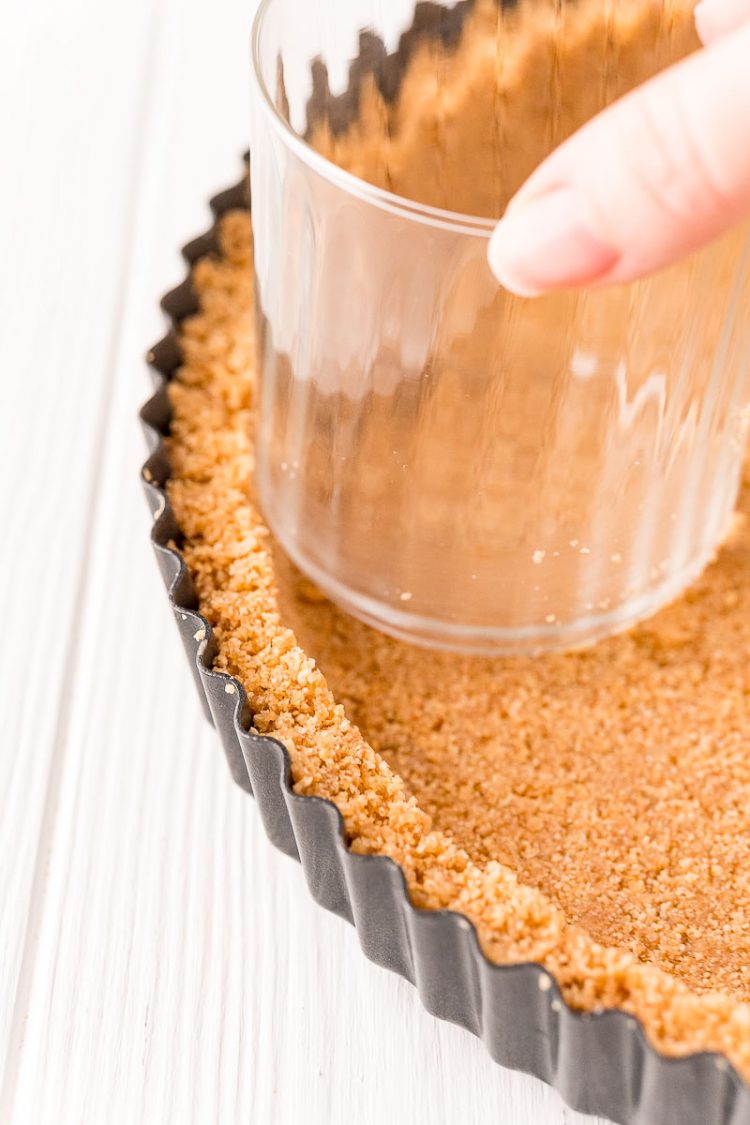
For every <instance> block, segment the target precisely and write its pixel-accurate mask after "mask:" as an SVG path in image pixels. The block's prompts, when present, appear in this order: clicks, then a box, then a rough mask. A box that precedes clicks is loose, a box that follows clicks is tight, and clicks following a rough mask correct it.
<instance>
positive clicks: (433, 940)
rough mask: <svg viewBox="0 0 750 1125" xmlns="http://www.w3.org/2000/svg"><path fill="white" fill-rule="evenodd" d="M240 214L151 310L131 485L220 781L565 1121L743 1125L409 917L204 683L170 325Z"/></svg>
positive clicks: (392, 884)
mask: <svg viewBox="0 0 750 1125" xmlns="http://www.w3.org/2000/svg"><path fill="white" fill-rule="evenodd" d="M245 160H246V163H247V157H246V158H245ZM248 207H249V198H248V188H247V177H245V178H243V180H242V181H241V183H239V184H238V185H236V186H235V187H233V188H230V189H229V190H228V191H225V192H222V193H221V194H220V195H217V196H216V197H215V198H214V199H212V200H211V209H212V212H213V215H214V220H215V222H214V226H213V227H212V229H211V230H210V231H209V232H208V233H207V234H205V235H203V236H201V237H200V238H197V239H195V240H193V241H192V242H190V243H188V244H187V246H185V247H184V249H183V256H184V258H185V260H186V261H187V263H188V266H189V267H190V268H191V269H190V271H189V273H188V276H187V278H186V279H185V281H184V282H183V283H182V284H181V285H180V286H178V288H177V289H174V290H172V291H171V292H170V293H168V294H167V295H166V296H165V297H164V298H163V300H162V308H163V310H164V311H165V313H166V314H167V317H168V318H169V321H170V328H169V331H168V333H167V335H166V336H165V337H163V339H161V340H160V341H159V343H157V344H155V345H154V347H153V348H151V350H150V351H149V352H148V355H147V362H148V364H149V367H150V369H151V372H152V376H153V381H154V385H155V388H156V389H155V393H154V395H153V396H152V397H151V398H150V399H149V401H148V402H147V403H146V404H145V406H144V407H143V408H142V410H141V412H140V419H141V422H142V425H143V428H144V432H145V435H146V440H147V443H148V446H149V449H150V456H149V458H148V460H147V461H146V464H145V465H144V466H143V469H142V481H143V485H144V488H145V491H146V496H147V499H148V502H149V506H150V509H151V513H152V517H153V525H152V530H151V541H152V544H153V547H154V551H155V554H156V558H157V561H158V563H159V568H160V570H161V574H162V577H163V579H164V582H165V585H166V588H167V593H168V596H169V601H170V605H171V607H172V610H173V613H174V616H175V620H176V622H177V626H178V629H179V632H180V636H181V637H182V641H183V645H184V647H185V651H186V654H187V656H188V660H189V663H190V667H191V669H192V672H193V677H194V679H195V683H196V687H197V689H198V693H199V696H200V699H201V703H202V705H203V709H204V712H205V714H206V717H207V718H208V719H209V721H210V722H212V723H213V725H214V726H215V727H216V729H217V731H218V733H219V736H220V739H221V743H222V746H223V748H224V752H225V754H226V757H227V761H228V764H229V769H230V772H231V774H232V777H233V778H234V780H235V782H236V783H237V784H238V785H239V786H241V787H242V788H243V789H244V790H245V791H246V792H247V793H249V794H252V795H254V796H255V798H256V801H257V804H258V809H259V811H260V815H261V818H262V821H263V825H264V828H265V831H266V834H267V836H268V838H269V840H270V841H271V842H272V843H273V844H274V845H275V846H276V847H277V848H279V849H280V850H281V851H282V852H284V853H285V854H286V855H289V856H292V857H293V858H294V859H297V860H299V861H300V862H301V864H302V867H303V870H304V873H305V877H306V879H307V883H308V886H309V889H310V892H311V894H312V896H313V898H314V899H315V901H316V902H318V903H319V904H320V905H321V906H323V907H325V908H326V909H327V910H330V911H332V912H333V913H334V914H337V915H338V916H339V917H341V918H345V919H346V920H347V921H348V922H350V923H352V924H353V925H354V926H355V927H356V930H357V934H358V936H359V940H360V944H361V946H362V950H363V952H364V954H365V956H366V957H368V958H369V959H370V960H371V961H374V962H375V963H376V964H378V965H381V966H383V967H384V968H386V969H391V970H392V971H393V972H396V973H398V974H399V975H400V976H402V977H405V978H406V979H407V980H409V981H410V982H411V983H412V984H414V985H415V986H416V988H417V990H418V992H419V995H420V998H421V1000H422V1003H423V1004H424V1006H425V1008H426V1009H427V1010H428V1011H429V1012H431V1013H432V1014H433V1015H435V1016H437V1017H438V1018H440V1019H445V1020H450V1021H451V1022H453V1023H457V1024H460V1025H461V1026H462V1027H465V1028H467V1029H468V1030H469V1031H471V1032H473V1033H474V1034H475V1035H477V1036H479V1037H480V1038H481V1039H482V1041H483V1042H484V1044H485V1046H486V1047H487V1050H488V1051H489V1053H490V1055H491V1056H492V1058H493V1059H494V1060H495V1061H496V1062H498V1063H500V1064H501V1065H502V1066H506V1067H510V1068H511V1069H514V1070H520V1071H524V1072H526V1073H529V1074H532V1075H535V1076H536V1077H537V1078H540V1079H542V1081H544V1082H547V1083H548V1084H549V1085H551V1086H553V1087H554V1088H555V1089H556V1090H558V1091H559V1093H560V1094H561V1095H562V1097H563V1098H564V1100H565V1101H566V1102H567V1103H568V1105H570V1106H571V1107H573V1108H574V1109H576V1110H579V1111H581V1112H583V1113H591V1114H599V1115H601V1116H603V1117H607V1118H610V1119H611V1120H612V1121H614V1122H617V1123H618V1125H750V1087H748V1086H747V1085H746V1084H745V1082H744V1081H743V1080H742V1079H741V1078H740V1076H739V1075H738V1074H737V1071H736V1070H735V1069H734V1067H732V1066H731V1065H730V1063H729V1062H728V1061H727V1060H726V1059H725V1058H724V1057H723V1056H721V1055H718V1054H714V1053H710V1052H701V1053H698V1054H693V1055H689V1056H686V1057H683V1058H673V1057H668V1056H665V1055H663V1054H661V1053H660V1052H658V1051H657V1050H656V1049H655V1048H654V1047H653V1046H652V1045H651V1043H650V1042H649V1040H648V1039H647V1037H646V1034H645V1032H644V1030H643V1027H642V1025H641V1024H640V1023H639V1021H638V1020H636V1019H635V1018H633V1017H632V1016H630V1015H628V1014H627V1013H625V1012H622V1011H618V1010H606V1011H601V1012H595V1013H585V1012H579V1011H576V1010H575V1009H573V1008H571V1007H570V1006H569V1005H568V1004H567V1003H566V1001H565V1000H564V999H563V998H562V996H561V994H560V990H559V988H558V985H557V982H556V981H555V980H554V978H553V977H552V976H551V975H550V974H549V973H548V972H547V970H546V969H544V968H543V967H542V966H541V965H539V964H533V963H530V964H522V965H497V964H494V963H493V962H491V961H489V960H488V958H487V957H486V956H485V955H484V953H483V952H482V950H481V948H480V945H479V939H478V936H477V932H476V929H475V927H474V925H473V923H471V922H470V921H469V920H468V918H465V917H464V916H463V915H461V914H457V913H455V912H452V911H447V910H442V911H428V910H422V909H419V908H417V907H415V906H414V905H413V904H412V902H411V901H410V898H409V894H408V890H407V886H406V879H405V877H404V873H403V871H402V869H401V868H400V867H399V866H398V865H397V864H396V863H395V862H394V861H393V860H391V859H389V858H388V857H386V856H362V855H357V854H355V853H353V852H351V851H350V850H349V848H348V847H347V841H346V834H345V831H344V822H343V818H342V816H341V813H340V812H339V810H338V809H337V808H336V806H335V805H334V804H333V803H332V802H330V801H327V800H323V799H321V798H319V797H310V796H299V795H298V794H296V793H295V792H294V791H293V789H292V782H291V762H290V758H289V754H288V752H287V750H286V749H285V748H284V746H282V745H281V743H279V742H277V741H276V740H274V739H272V738H268V737H261V736H259V735H257V734H254V733H253V732H252V731H251V730H250V725H251V714H250V708H249V705H248V702H247V697H246V695H245V692H244V689H243V687H242V685H241V684H240V683H239V682H238V681H237V680H235V679H233V678H231V677H230V676H227V675H225V674H223V673H220V672H215V671H214V670H213V663H214V658H215V655H216V651H217V649H216V641H215V639H214V637H213V634H212V630H211V626H210V624H209V623H208V621H207V620H206V618H205V617H203V616H202V615H201V613H200V609H199V604H198V598H197V595H196V593H195V589H194V587H193V583H192V579H191V577H190V573H189V571H188V568H187V565H186V563H185V559H184V557H183V555H182V554H181V552H180V549H179V546H180V541H181V535H180V530H179V528H178V526H177V522H176V519H175V516H174V513H173V511H172V508H171V506H170V503H169V499H168V497H167V494H166V490H165V486H166V483H167V481H168V480H169V476H170V464H169V457H168V454H167V450H166V446H165V442H164V439H165V438H166V437H167V436H168V433H169V425H170V414H171V412H170V406H169V397H168V392H167V384H168V383H169V381H170V380H171V379H172V378H173V377H174V375H175V373H176V371H177V369H178V367H179V365H180V348H179V338H178V332H179V324H180V321H181V320H182V319H183V318H184V317H186V316H189V315H191V314H192V313H194V312H195V311H197V308H198V302H197V299H196V297H195V294H194V292H193V289H192V285H191V271H192V266H193V264H194V263H195V262H196V261H197V260H198V259H199V258H201V257H203V256H205V255H206V254H210V253H213V252H216V250H217V247H218V243H217V237H216V223H218V221H219V219H220V218H221V216H222V215H223V214H224V213H225V212H227V211H229V210H233V209H235V208H242V209H245V210H247V209H248Z"/></svg>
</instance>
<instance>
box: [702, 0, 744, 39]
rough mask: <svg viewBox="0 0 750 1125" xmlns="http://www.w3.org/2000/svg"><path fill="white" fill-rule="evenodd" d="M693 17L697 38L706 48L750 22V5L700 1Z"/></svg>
mask: <svg viewBox="0 0 750 1125" xmlns="http://www.w3.org/2000/svg"><path fill="white" fill-rule="evenodd" d="M693 15H694V17H695V26H696V28H697V31H698V36H699V38H700V40H701V42H702V43H703V45H704V46H706V47H708V46H710V44H711V43H715V42H716V41H717V40H718V39H722V38H723V37H724V36H725V35H728V34H729V33H730V32H731V31H736V29H737V28H738V27H741V26H742V25H743V24H744V23H747V22H748V21H750V4H748V0H700V3H699V4H696V6H695V11H694V12H693Z"/></svg>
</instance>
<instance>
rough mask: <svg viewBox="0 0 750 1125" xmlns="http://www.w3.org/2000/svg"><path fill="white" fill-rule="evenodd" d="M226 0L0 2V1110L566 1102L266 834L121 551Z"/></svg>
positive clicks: (236, 109)
mask: <svg viewBox="0 0 750 1125" xmlns="http://www.w3.org/2000/svg"><path fill="white" fill-rule="evenodd" d="M253 7H254V3H253V0H244V2H243V0H216V3H213V4H208V3H206V2H205V0H127V2H126V3H125V2H116V0H66V2H65V3H60V2H59V0H33V3H32V2H31V0H6V3H5V5H4V6H3V8H2V35H0V192H1V202H2V209H1V210H0V216H1V217H0V249H1V250H2V257H1V259H0V328H1V331H0V364H1V366H0V386H1V387H2V399H1V400H0V472H1V474H2V485H0V517H1V520H2V523H1V526H2V529H3V534H2V538H1V539H0V575H1V577H2V595H1V598H2V602H1V604H2V646H1V647H0V722H1V724H2V728H1V729H2V734H1V735H0V801H1V804H0V1122H2V1123H3V1125H30V1123H31V1125H46V1123H49V1125H78V1123H85V1125H100V1123H101V1125H103V1123H105V1122H106V1123H107V1125H118V1123H120V1122H123V1123H128V1125H130V1123H135V1122H149V1123H150V1122H154V1123H158V1125H168V1123H171V1122H179V1123H180V1125H188V1123H189V1122H196V1123H199V1125H204V1123H205V1125H215V1123H220V1125H224V1123H231V1125H234V1123H243V1125H245V1123H247V1125H250V1123H251V1122H252V1123H253V1125H271V1123H275V1122H279V1123H282V1125H297V1123H298V1122H303V1121H304V1122H307V1123H310V1125H344V1123H345V1122H348V1121H350V1120H353V1121H356V1122H358V1125H380V1123H384V1122H402V1121H412V1122H417V1123H422V1122H424V1123H427V1122H447V1123H451V1125H452V1123H453V1122H467V1123H469V1125H473V1123H484V1122H493V1123H494V1122H497V1123H503V1125H562V1123H566V1125H574V1122H582V1121H583V1118H581V1117H580V1116H579V1115H578V1114H575V1113H572V1112H570V1111H569V1110H566V1109H565V1108H564V1107H563V1106H562V1103H561V1101H560V1099H559V1098H558V1096H557V1095H556V1094H554V1093H552V1092H551V1091H549V1090H548V1089H547V1088H546V1087H544V1086H542V1085H541V1084H540V1083H537V1082H536V1081H534V1080H532V1079H529V1078H526V1077H522V1076H519V1075H515V1074H511V1073H508V1072H505V1071H502V1070H500V1069H499V1068H498V1067H496V1066H495V1065H494V1064H493V1063H492V1062H491V1061H490V1060H489V1058H488V1056H486V1054H485V1051H484V1048H483V1047H482V1046H481V1044H480V1043H478V1042H477V1041H475V1040H474V1039H473V1038H472V1037H471V1036H470V1035H469V1034H468V1033H467V1032H464V1031H463V1030H461V1029H458V1028H455V1027H451V1026H447V1025H442V1024H439V1023H438V1022H437V1021H435V1020H434V1019H432V1018H431V1017H430V1016H428V1015H427V1014H426V1013H425V1012H424V1011H423V1010H422V1009H421V1007H420V1004H419V1001H418V998H417V996H416V994H415V992H414V991H413V990H412V989H411V987H410V986H408V985H407V984H405V983H404V982H403V981H401V980H399V979H396V978H395V977H393V976H391V975H389V974H388V973H386V972H385V971H383V970H380V969H378V968H375V967H374V966H372V965H370V964H369V963H368V962H366V961H365V960H364V958H363V956H362V955H361V954H360V952H359V948H358V945H357V940H356V935H355V934H354V932H353V931H352V930H351V929H350V928H349V927H348V926H347V925H346V924H345V923H343V922H341V921H339V920H338V919H335V918H333V917H331V916H329V915H327V914H325V913H323V912H322V911H321V910H319V909H318V908H317V907H315V906H314V905H313V903H312V902H311V900H310V898H309V897H308V894H307V891H306V888H305V885H304V882H303V878H302V875H301V872H300V870H299V869H298V867H297V866H296V865H295V864H294V863H292V862H291V861H290V860H288V859H285V858H282V857H281V856H279V855H277V853H276V852H274V851H273V850H272V848H271V847H270V845H269V844H268V843H267V842H266V840H265V837H264V836H263V833H262V831H261V826H260V823H259V819H258V817H257V815H256V812H255V808H254V806H253V803H252V801H251V800H250V799H249V798H247V797H246V796H244V795H243V794H242V793H241V792H240V791H239V790H237V789H235V788H234V787H233V785H232V783H231V782H230V779H229V775H228V772H227V770H226V767H225V764H224V761H223V760H222V757H221V754H220V751H219V748H218V744H217V741H216V739H215V737H214V736H213V733H212V731H211V730H210V729H209V727H208V726H207V724H206V723H205V721H204V719H203V718H202V715H201V713H200V712H199V707H198V703H197V700H196V698H195V693H194V690H193V685H192V682H191V679H190V675H189V671H188V668H187V666H186V663H185V659H184V656H183V653H182V650H181V648H180V646H179V643H178V639H177V636H176V631H175V628H174V625H173V622H172V619H171V614H170V612H169V609H168V607H167V603H166V599H165V597H164V593H163V590H162V588H161V582H160V579H159V577H158V574H157V570H156V566H155V563H154V561H153V559H152V557H151V552H150V547H149V545H148V516H147V510H146V505H145V503H144V500H143V498H142V496H141V493H140V487H139V484H138V467H139V464H140V462H141V460H142V459H143V456H144V449H143V444H142V438H141V434H140V431H139V429H138V427H137V424H136V411H137V408H138V405H139V404H140V402H141V401H143V399H144V398H145V397H146V395H147V391H148V384H147V379H146V374H145V369H144V366H143V362H142V355H143V353H144V351H145V349H146V348H147V346H148V345H149V344H150V343H152V342H153V341H154V340H155V339H156V338H157V337H158V335H159V334H160V331H161V329H162V322H161V318H160V315H159V313H158V310H157V298H158V296H159V294H160V293H161V292H162V291H164V290H165V289H166V288H167V287H168V286H170V285H171V284H173V283H175V282H177V281H178V280H180V278H181V265H180V261H179V257H178V247H179V245H180V244H181V243H182V242H183V241H185V240H186V239H187V238H188V237H189V236H191V235H193V234H195V233H198V232H200V231H201V230H202V229H203V228H204V227H205V226H206V223H207V211H206V206H205V201H206V199H207V198H208V196H209V194H210V193H211V192H212V191H213V190H215V189H219V188H222V187H224V186H226V185H228V184H229V183H231V182H232V181H233V180H234V179H235V178H236V176H237V174H238V171H239V168H240V164H239V159H240V154H241V152H242V150H243V148H244V146H245V145H246V142H247V136H248V116H249V114H248V106H247V100H248V97H247V70H248V60H247V50H246V44H247V41H248V33H249V26H250V20H251V15H252V9H253ZM113 589H114V590H115V591H116V592H117V599H116V602H115V603H114V604H113V603H112V601H111V598H110V597H109V594H110V592H111V591H112V590H113ZM104 685H106V686H107V690H106V691H104V690H103V687H104Z"/></svg>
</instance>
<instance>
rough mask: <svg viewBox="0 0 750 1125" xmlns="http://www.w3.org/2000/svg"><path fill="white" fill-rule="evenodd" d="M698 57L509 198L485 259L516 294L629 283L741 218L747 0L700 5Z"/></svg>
mask: <svg viewBox="0 0 750 1125" xmlns="http://www.w3.org/2000/svg"><path fill="white" fill-rule="evenodd" d="M696 24H697V27H698V31H699V34H700V36H701V39H702V41H703V43H704V44H705V49H704V50H702V51H700V52H698V53H696V54H694V55H692V56H690V57H689V58H687V59H685V60H684V61H683V62H681V63H678V64H677V65H676V66H673V67H671V68H670V69H669V70H666V71H664V72H663V73H662V74H659V75H657V76H656V77H655V78H653V79H652V80H651V81H650V82H647V83H646V84H645V85H643V86H641V87H639V88H638V89H637V90H634V91H633V92H632V93H630V94H628V95H627V96H626V97H624V98H622V99H621V100H620V101H618V102H616V103H614V105H612V106H610V107H608V108H607V109H606V110H604V111H603V112H602V113H600V114H599V115H598V116H597V117H595V118H594V119H593V120H592V121H590V122H589V123H588V124H586V125H585V126H584V127H583V128H582V129H580V130H579V131H578V132H577V133H576V134H575V135H574V136H572V137H571V138H570V139H569V140H567V141H566V142H565V143H564V144H562V145H561V146H560V148H558V149H557V150H556V151H555V152H553V153H552V154H551V155H550V156H549V157H548V158H547V159H546V160H545V161H544V162H543V163H542V164H541V165H540V167H539V168H538V169H537V170H536V171H535V172H534V173H533V174H532V175H531V176H530V178H529V179H528V180H527V181H526V183H525V184H524V186H523V187H522V188H521V189H520V191H519V192H518V193H517V195H516V196H515V197H514V199H513V200H512V201H511V203H510V205H509V207H508V210H507V211H506V213H505V216H504V217H503V219H502V220H501V221H500V223H499V224H498V226H497V228H496V230H495V233H494V234H493V237H492V240H491V242H490V248H489V261H490V266H491V267H492V270H493V272H494V273H495V275H496V276H497V278H498V280H499V281H500V282H501V284H502V285H504V286H505V287H506V288H508V289H510V290H512V291H513V292H514V293H518V294H520V295H521V296H528V297H535V296H539V295H540V294H542V293H546V292H550V291H552V290H555V289H571V288H577V287H580V286H600V285H610V284H617V283H621V282H628V281H634V280H636V279H637V278H639V277H644V276H646V275H648V274H650V273H652V272H653V271H655V270H658V269H660V268H662V267H664V266H667V265H670V264H671V263H672V262H675V261H678V260H679V259H681V258H683V257H684V256H685V255H687V254H689V253H691V252H692V251H694V250H698V249H699V248H700V247H702V246H704V245H706V244H707V243H708V242H711V241H712V240H713V239H714V238H716V237H718V236H719V235H720V234H722V233H724V232H725V231H727V230H729V229H730V228H731V227H733V226H735V225H736V224H737V223H739V222H740V221H741V220H742V219H744V218H746V217H749V216H750V0H703V2H702V3H700V4H699V5H698V7H697V8H696Z"/></svg>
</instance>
